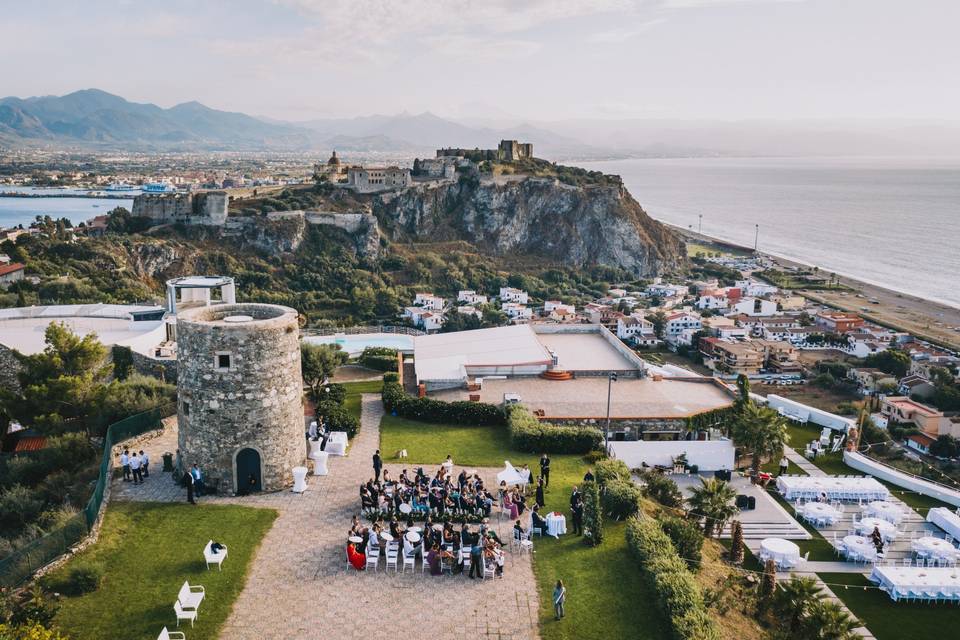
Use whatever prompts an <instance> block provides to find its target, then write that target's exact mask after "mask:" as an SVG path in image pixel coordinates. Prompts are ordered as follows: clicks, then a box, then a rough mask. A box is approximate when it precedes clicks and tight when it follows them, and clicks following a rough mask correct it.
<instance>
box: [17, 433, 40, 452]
mask: <svg viewBox="0 0 960 640" xmlns="http://www.w3.org/2000/svg"><path fill="white" fill-rule="evenodd" d="M45 446H47V438H46V436H20V439H19V440H17V444H16V446H15V447H14V448H13V450H14V452H17V453H19V452H21V451H39V450H40V449H43V448H44V447H45Z"/></svg>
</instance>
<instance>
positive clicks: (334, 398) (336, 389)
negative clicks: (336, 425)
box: [320, 383, 347, 404]
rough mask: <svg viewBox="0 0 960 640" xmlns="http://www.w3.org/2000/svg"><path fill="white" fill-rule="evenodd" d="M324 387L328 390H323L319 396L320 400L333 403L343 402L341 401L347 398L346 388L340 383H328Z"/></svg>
mask: <svg viewBox="0 0 960 640" xmlns="http://www.w3.org/2000/svg"><path fill="white" fill-rule="evenodd" d="M324 388H325V389H328V391H324V392H323V396H322V397H321V398H320V401H321V402H332V403H333V404H343V401H344V400H346V399H347V388H346V387H345V386H343V385H342V384H337V383H333V384H328V385H327V386H326V387H324Z"/></svg>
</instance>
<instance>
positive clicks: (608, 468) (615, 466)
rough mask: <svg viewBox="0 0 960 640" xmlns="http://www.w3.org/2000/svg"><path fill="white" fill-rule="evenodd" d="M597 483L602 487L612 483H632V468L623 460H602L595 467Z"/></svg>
mask: <svg viewBox="0 0 960 640" xmlns="http://www.w3.org/2000/svg"><path fill="white" fill-rule="evenodd" d="M595 468H596V476H597V482H599V483H600V485H601V486H603V485H606V484H607V483H608V482H610V481H617V480H619V481H621V482H629V481H630V467H628V466H627V464H626V463H625V462H624V461H623V460H601V461H600V462H597V463H596V465H595Z"/></svg>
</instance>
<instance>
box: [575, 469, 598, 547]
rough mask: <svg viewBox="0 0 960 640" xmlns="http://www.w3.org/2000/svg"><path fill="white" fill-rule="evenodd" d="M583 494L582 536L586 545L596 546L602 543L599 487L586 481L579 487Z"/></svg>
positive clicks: (590, 481)
mask: <svg viewBox="0 0 960 640" xmlns="http://www.w3.org/2000/svg"><path fill="white" fill-rule="evenodd" d="M580 490H581V491H582V492H583V536H584V539H585V540H586V541H587V543H588V544H590V545H591V546H594V547H595V546H597V545H598V544H600V543H601V542H603V508H602V505H601V504H600V487H599V485H597V483H596V482H594V481H592V480H588V481H586V482H584V483H583V484H582V485H580Z"/></svg>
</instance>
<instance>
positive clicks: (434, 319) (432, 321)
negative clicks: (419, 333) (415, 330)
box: [420, 311, 444, 333]
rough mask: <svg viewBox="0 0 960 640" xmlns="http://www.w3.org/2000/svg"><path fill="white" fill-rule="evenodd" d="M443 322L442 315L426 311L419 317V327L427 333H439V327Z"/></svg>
mask: <svg viewBox="0 0 960 640" xmlns="http://www.w3.org/2000/svg"><path fill="white" fill-rule="evenodd" d="M443 321H444V317H443V314H442V313H434V312H433V311H428V312H426V313H425V314H423V315H422V316H420V327H421V328H422V329H423V330H424V331H426V332H427V333H429V332H431V331H439V330H440V327H442V326H443Z"/></svg>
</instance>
